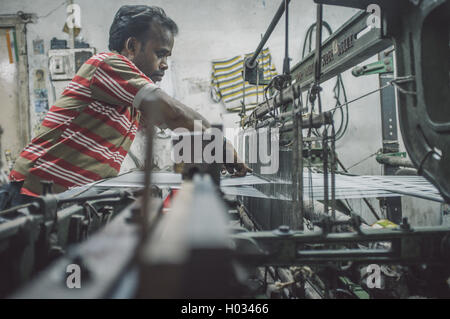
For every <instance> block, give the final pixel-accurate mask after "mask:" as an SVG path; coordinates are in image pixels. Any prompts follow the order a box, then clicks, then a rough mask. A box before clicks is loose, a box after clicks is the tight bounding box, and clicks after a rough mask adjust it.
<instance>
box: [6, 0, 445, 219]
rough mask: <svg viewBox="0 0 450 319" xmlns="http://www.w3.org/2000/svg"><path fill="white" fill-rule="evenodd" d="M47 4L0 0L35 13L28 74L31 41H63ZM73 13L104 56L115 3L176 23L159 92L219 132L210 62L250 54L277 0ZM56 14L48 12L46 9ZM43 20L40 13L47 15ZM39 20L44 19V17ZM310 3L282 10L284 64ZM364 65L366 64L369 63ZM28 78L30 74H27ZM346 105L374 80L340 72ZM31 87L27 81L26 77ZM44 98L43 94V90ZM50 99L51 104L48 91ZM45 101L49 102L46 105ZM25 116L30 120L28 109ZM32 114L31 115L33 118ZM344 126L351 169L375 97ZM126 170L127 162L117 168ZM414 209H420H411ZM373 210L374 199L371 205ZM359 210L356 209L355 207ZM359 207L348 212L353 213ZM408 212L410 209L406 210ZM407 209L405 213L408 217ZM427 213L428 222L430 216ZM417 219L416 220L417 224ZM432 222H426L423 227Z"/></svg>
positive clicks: (360, 154)
mask: <svg viewBox="0 0 450 319" xmlns="http://www.w3.org/2000/svg"><path fill="white" fill-rule="evenodd" d="M60 3H62V2H59V1H54V0H35V1H26V0H14V1H12V0H0V13H15V12H17V11H19V10H21V11H24V12H27V13H35V14H37V15H38V16H39V17H40V18H38V20H37V22H36V23H34V24H29V25H28V48H29V64H30V71H32V70H33V69H36V68H45V67H46V66H47V59H46V57H45V55H43V56H34V55H33V52H32V50H31V49H30V48H32V41H33V40H34V39H37V38H40V39H43V40H44V43H45V50H46V51H47V50H48V49H49V46H50V39H51V38H52V37H57V38H59V39H67V35H66V34H65V33H62V31H61V30H62V27H63V25H64V22H65V20H66V12H65V6H60V7H59V8H58V5H59V4H60ZM75 3H77V4H79V5H80V7H81V25H82V36H83V38H84V41H86V42H88V43H90V45H91V46H93V47H95V48H97V50H98V52H101V51H106V50H107V47H108V31H109V27H110V25H111V22H112V19H113V16H114V14H115V12H116V11H117V10H118V9H119V7H120V6H121V5H123V4H148V5H156V6H161V7H162V8H164V10H165V11H166V13H167V14H168V15H169V16H170V17H172V18H173V19H174V20H175V21H176V22H177V24H178V26H179V29H180V33H179V35H178V37H177V38H176V40H175V47H174V50H173V56H172V60H171V70H172V71H171V74H170V76H169V78H166V79H165V80H163V83H162V86H163V87H165V88H167V90H168V91H169V92H170V93H171V94H172V95H173V96H174V97H175V98H177V99H179V100H181V101H182V102H184V103H185V104H186V105H188V106H190V107H192V108H194V109H195V110H197V111H199V112H200V113H201V114H202V115H204V116H205V117H206V118H208V119H209V120H210V121H211V122H213V123H214V122H221V123H223V124H224V126H225V127H230V126H236V122H237V121H238V117H237V116H236V115H234V114H226V112H225V111H224V108H223V107H222V105H220V104H216V103H214V102H212V101H211V99H210V97H209V82H210V76H211V61H212V60H214V59H220V58H229V57H233V56H235V55H239V54H242V53H247V52H251V51H253V50H254V49H255V48H256V46H257V45H258V43H259V40H260V38H261V35H262V34H263V33H264V32H265V30H266V28H267V26H268V25H269V23H270V21H271V20H272V17H273V15H274V13H275V11H276V10H277V8H278V6H279V4H280V1H279V0H245V1H242V0H227V1H219V0H189V1H181V0H153V1H140V2H134V1H133V2H128V1H123V0H97V1H91V0H75ZM54 8H56V9H55V10H54V11H53V12H51V10H52V9H54ZM356 12H357V11H356V10H353V9H349V8H339V7H331V6H326V7H325V8H324V19H325V20H326V21H327V22H328V23H329V24H330V25H331V27H332V28H333V30H336V29H337V28H338V27H339V26H340V25H341V24H342V23H344V22H345V21H346V20H348V19H349V18H350V17H351V16H352V15H353V14H355V13H356ZM47 14H48V15H47ZM45 15H47V16H46V17H44V16H45ZM315 15H316V14H315V7H314V4H313V1H306V0H302V1H292V2H291V5H290V46H289V55H290V57H291V58H292V62H291V65H294V64H295V63H296V62H297V61H299V59H300V56H301V46H302V44H303V38H304V36H305V33H306V29H307V28H308V27H309V25H311V24H312V23H314V21H315ZM283 22H284V18H282V19H281V21H280V23H279V25H278V26H277V28H276V29H275V31H274V32H273V34H272V37H271V38H270V39H269V41H268V43H267V46H268V47H269V48H270V50H271V52H272V55H273V60H274V63H275V66H276V67H277V71H278V72H281V67H282V62H283V57H284V25H283ZM374 60H375V59H371V60H370V61H367V62H366V63H368V62H371V61H374ZM30 73H32V72H30ZM343 79H344V83H345V85H346V89H347V94H348V97H349V99H353V98H355V97H358V96H360V95H361V94H362V93H364V92H368V91H370V90H373V89H375V88H377V87H378V77H377V76H375V75H373V76H367V77H364V78H358V79H357V80H356V79H355V78H353V77H352V75H351V74H350V72H346V73H344V74H343ZM30 83H31V85H32V79H31V78H30ZM49 92H50V90H49ZM49 95H50V100H51V93H50V94H49ZM323 95H324V98H323V99H324V105H325V107H324V108H325V109H327V108H328V107H327V105H330V107H331V106H334V100H333V95H332V92H331V84H328V85H325V86H324V93H323ZM50 102H51V101H50ZM31 112H32V114H31V115H32V118H34V121H37V119H36V117H35V116H34V114H33V108H32V109H31ZM33 116H34V117H33ZM350 121H351V123H350V126H349V129H348V132H347V135H346V136H345V137H344V138H343V139H342V140H341V141H339V143H338V144H337V152H338V154H339V157H340V159H341V161H342V162H343V163H344V165H346V166H350V165H352V164H354V163H357V162H358V161H360V160H361V159H363V158H364V157H366V156H368V155H370V154H373V153H374V152H376V151H377V150H378V149H380V148H381V146H382V141H381V118H380V104H379V95H378V94H373V95H371V96H369V97H367V98H365V99H362V100H360V101H358V102H355V103H354V104H352V105H351V107H350ZM157 145H158V146H157V147H158V148H157V150H156V151H155V153H156V154H157V158H156V159H157V161H158V165H159V166H160V167H164V166H165V165H167V164H168V162H169V159H170V151H169V145H168V140H161V141H160V142H158V144H157ZM132 150H133V151H134V152H135V153H136V154H137V155H138V156H140V155H139V153H141V152H142V150H143V144H142V143H140V142H139V141H137V142H136V143H135V144H134V145H133V148H132ZM129 167H132V163H131V161H130V160H129V159H127V161H126V163H125V164H124V168H129ZM351 172H352V173H355V174H368V175H371V174H374V175H378V174H381V172H382V169H381V166H380V165H379V164H377V162H376V161H375V158H374V157H372V158H370V159H368V160H366V161H365V162H363V163H361V164H360V165H358V166H355V167H354V168H353V169H352V170H351ZM408 203H409V204H408V206H409V207H415V208H416V207H418V208H416V210H419V209H421V207H422V206H424V204H420V205H416V204H414V205H412V204H411V202H408ZM374 204H376V201H374ZM362 206H363V205H362ZM424 207H426V208H427V209H430V210H431V213H429V214H430V216H428V217H427V218H425V219H424V218H422V217H420V216H421V215H420V214H417V212H416V211H414V212H413V213H411V215H412V217H413V220H415V221H413V222H414V223H416V222H417V223H419V222H420V223H422V222H423V221H424V220H426V221H427V223H437V220H438V215H436V214H435V213H434V212H436V210H437V211H438V210H439V205H434V206H428V204H427V206H424ZM357 208H359V207H355V209H357ZM413 210H414V209H413ZM413 210H412V211H413ZM431 215H432V216H431ZM421 218H422V219H423V220H420V219H421ZM430 220H432V222H430Z"/></svg>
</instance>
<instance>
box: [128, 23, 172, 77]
mask: <svg viewBox="0 0 450 319" xmlns="http://www.w3.org/2000/svg"><path fill="white" fill-rule="evenodd" d="M146 37H148V38H147V39H146V41H143V43H139V44H138V46H137V47H136V56H135V57H134V59H133V63H134V64H136V66H137V67H138V68H139V69H140V70H141V71H142V72H143V73H144V74H145V75H147V76H148V77H149V78H150V79H151V80H152V81H153V82H158V81H161V80H162V78H163V76H164V72H165V71H166V70H167V69H168V68H169V65H168V62H167V58H168V57H169V56H171V55H172V48H173V43H174V39H173V34H172V32H170V31H169V30H167V29H166V28H164V27H161V26H159V25H157V24H156V23H154V24H153V25H152V27H151V31H149V32H147V34H146Z"/></svg>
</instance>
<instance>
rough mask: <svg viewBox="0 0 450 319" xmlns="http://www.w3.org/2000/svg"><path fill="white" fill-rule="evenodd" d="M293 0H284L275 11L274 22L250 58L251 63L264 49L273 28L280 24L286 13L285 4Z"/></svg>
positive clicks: (251, 63)
mask: <svg viewBox="0 0 450 319" xmlns="http://www.w3.org/2000/svg"><path fill="white" fill-rule="evenodd" d="M290 1H291V0H282V1H281V4H280V6H279V7H278V10H277V12H276V13H275V16H274V17H273V19H272V22H271V23H270V25H269V27H268V28H267V30H266V33H265V34H264V36H263V38H262V39H261V41H260V42H259V45H258V47H257V48H256V50H255V53H253V56H252V57H251V58H250V60H249V63H248V64H249V65H250V66H253V65H254V64H255V61H256V58H257V57H258V55H259V53H260V52H261V50H262V49H263V47H264V45H265V44H266V42H267V40H268V39H269V37H270V35H271V34H272V32H273V30H274V29H275V27H276V25H277V24H278V21H280V18H281V16H282V15H283V13H284V10H285V5H287V4H289V2H290Z"/></svg>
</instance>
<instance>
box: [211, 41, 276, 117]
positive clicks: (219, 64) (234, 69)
mask: <svg viewBox="0 0 450 319" xmlns="http://www.w3.org/2000/svg"><path fill="white" fill-rule="evenodd" d="M251 55H252V53H248V54H245V55H238V56H235V57H233V58H231V59H226V60H215V61H213V62H212V69H213V70H212V74H211V86H212V92H213V98H214V100H215V101H222V102H223V103H224V104H225V106H226V108H227V110H229V111H238V110H240V107H241V103H242V101H245V105H246V108H247V109H248V108H249V107H251V106H254V105H256V104H257V103H261V102H262V101H263V99H264V88H265V85H258V86H257V85H251V84H249V83H248V82H247V81H246V82H245V83H244V78H243V74H242V71H243V64H244V59H245V58H247V57H249V56H251ZM258 67H259V68H263V70H264V80H266V81H270V80H271V79H272V78H273V77H274V76H275V75H277V72H276V69H275V66H274V64H273V63H272V56H271V55H270V52H269V49H268V48H266V49H264V50H263V51H262V52H261V54H260V55H259V57H258Z"/></svg>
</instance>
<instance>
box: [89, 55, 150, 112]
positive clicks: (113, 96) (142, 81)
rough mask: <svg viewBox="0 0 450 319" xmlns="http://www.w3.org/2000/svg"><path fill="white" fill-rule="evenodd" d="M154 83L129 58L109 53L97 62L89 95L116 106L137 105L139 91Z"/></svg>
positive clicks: (147, 88) (145, 89)
mask: <svg viewBox="0 0 450 319" xmlns="http://www.w3.org/2000/svg"><path fill="white" fill-rule="evenodd" d="M152 88H156V85H155V84H154V83H153V82H152V81H151V80H150V79H149V78H148V77H147V76H146V75H145V74H144V73H142V72H141V71H140V70H139V69H138V68H137V67H136V66H135V65H134V64H133V63H132V62H131V61H130V60H128V59H127V58H125V57H123V56H121V55H116V54H114V55H110V56H108V57H106V58H105V59H104V60H102V61H100V62H99V63H98V64H97V68H96V70H95V72H94V74H93V76H92V78H91V81H90V89H91V97H92V98H93V99H95V100H99V101H102V102H105V103H108V104H112V105H117V106H129V107H131V106H133V105H134V106H138V105H137V103H136V102H137V101H135V99H136V96H138V98H140V96H142V92H141V94H139V95H138V93H139V91H141V89H143V90H142V91H147V90H149V89H152Z"/></svg>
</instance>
